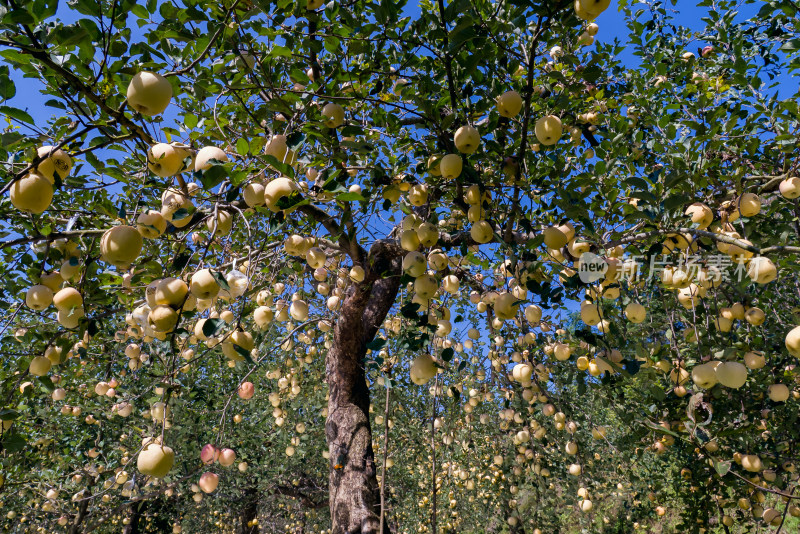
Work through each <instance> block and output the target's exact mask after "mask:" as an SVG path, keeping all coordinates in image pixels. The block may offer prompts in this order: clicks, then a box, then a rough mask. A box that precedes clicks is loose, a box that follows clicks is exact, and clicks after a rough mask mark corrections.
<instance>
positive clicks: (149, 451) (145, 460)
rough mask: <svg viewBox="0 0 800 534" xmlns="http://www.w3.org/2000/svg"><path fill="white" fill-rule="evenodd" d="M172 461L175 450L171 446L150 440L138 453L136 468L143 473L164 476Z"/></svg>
mask: <svg viewBox="0 0 800 534" xmlns="http://www.w3.org/2000/svg"><path fill="white" fill-rule="evenodd" d="M174 463H175V452H174V451H173V450H172V448H170V447H167V446H166V445H161V444H159V443H155V442H152V441H151V442H150V443H148V444H147V445H145V447H144V449H143V450H142V452H140V453H139V457H138V458H137V459H136V468H137V469H138V470H139V472H140V473H142V474H143V475H148V476H151V477H155V478H164V477H165V476H167V473H169V471H170V469H172V465H173V464H174Z"/></svg>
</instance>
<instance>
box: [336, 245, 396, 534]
mask: <svg viewBox="0 0 800 534" xmlns="http://www.w3.org/2000/svg"><path fill="white" fill-rule="evenodd" d="M399 258H401V254H400V250H399V247H397V246H396V245H394V244H392V243H390V242H386V241H378V242H376V243H375V244H374V245H373V246H372V250H370V253H369V257H368V264H369V265H366V266H364V267H365V269H366V271H367V274H366V278H365V280H364V281H363V282H361V283H360V284H356V285H353V286H351V287H350V288H349V289H348V292H347V294H346V296H345V299H344V303H343V305H342V309H341V312H340V314H339V320H338V321H337V323H336V327H335V329H334V335H333V346H332V347H331V349H330V350H329V351H328V359H327V371H326V374H327V381H328V388H329V391H330V398H329V400H328V420H327V422H326V425H325V433H326V436H327V440H328V451H329V452H330V509H331V521H332V524H333V525H332V534H376V533H378V530H379V525H380V519H379V517H380V489H379V486H378V480H377V477H376V474H377V473H376V467H375V455H374V453H373V450H372V429H371V428H370V420H369V403H370V398H369V388H368V386H367V383H366V374H365V369H364V356H365V355H366V352H367V348H366V344H367V343H368V342H369V341H370V340H371V339H372V338H373V337H374V336H375V333H376V332H377V331H378V328H380V326H381V324H382V323H383V320H384V318H385V317H386V314H387V313H388V312H389V309H391V307H392V304H394V300H395V297H396V296H397V291H398V289H399V287H400V276H399V274H400V270H401V269H400V262H399Z"/></svg>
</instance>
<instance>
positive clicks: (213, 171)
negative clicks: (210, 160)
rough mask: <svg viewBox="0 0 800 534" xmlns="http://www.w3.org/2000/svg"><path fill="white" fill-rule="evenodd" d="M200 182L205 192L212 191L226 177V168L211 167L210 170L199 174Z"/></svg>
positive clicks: (221, 166) (220, 166)
mask: <svg viewBox="0 0 800 534" xmlns="http://www.w3.org/2000/svg"><path fill="white" fill-rule="evenodd" d="M199 174H200V176H199V179H200V182H201V183H202V184H203V187H204V188H205V189H206V190H210V189H213V188H214V187H215V186H217V185H218V184H219V183H220V182H222V180H224V179H225V177H226V176H227V175H228V168H227V167H226V166H225V165H211V167H210V168H208V169H206V170H205V171H202V172H200V173H199Z"/></svg>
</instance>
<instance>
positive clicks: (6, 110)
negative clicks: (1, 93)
mask: <svg viewBox="0 0 800 534" xmlns="http://www.w3.org/2000/svg"><path fill="white" fill-rule="evenodd" d="M0 113H2V114H3V115H6V116H7V117H11V118H14V119H17V120H18V121H21V122H26V123H28V124H34V121H33V117H31V116H30V115H28V113H27V112H25V111H22V110H21V109H17V108H12V107H11V106H0Z"/></svg>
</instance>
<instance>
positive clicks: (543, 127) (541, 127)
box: [534, 115, 561, 146]
mask: <svg viewBox="0 0 800 534" xmlns="http://www.w3.org/2000/svg"><path fill="white" fill-rule="evenodd" d="M534 133H535V134H536V139H538V140H539V142H540V143H541V144H543V145H546V146H550V145H554V144H556V143H557V142H558V139H559V138H560V137H561V119H559V118H558V117H556V116H555V115H547V116H545V117H542V118H540V119H539V120H537V121H536V126H535V127H534Z"/></svg>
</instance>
